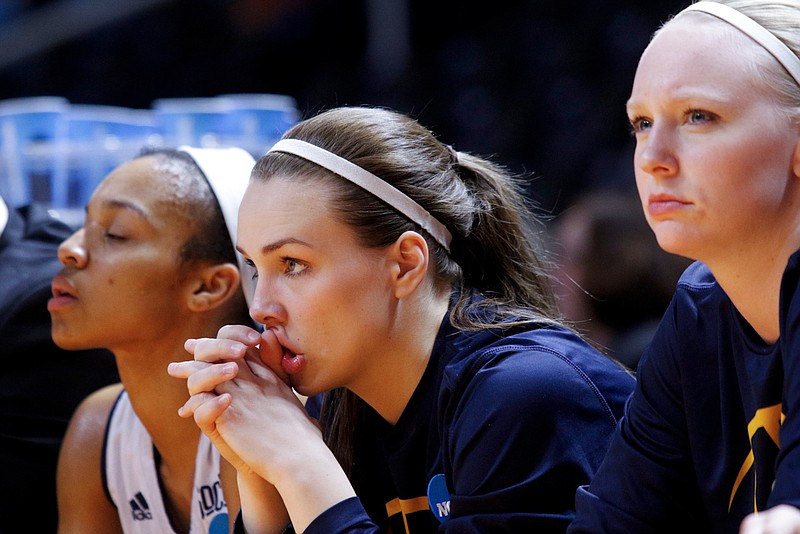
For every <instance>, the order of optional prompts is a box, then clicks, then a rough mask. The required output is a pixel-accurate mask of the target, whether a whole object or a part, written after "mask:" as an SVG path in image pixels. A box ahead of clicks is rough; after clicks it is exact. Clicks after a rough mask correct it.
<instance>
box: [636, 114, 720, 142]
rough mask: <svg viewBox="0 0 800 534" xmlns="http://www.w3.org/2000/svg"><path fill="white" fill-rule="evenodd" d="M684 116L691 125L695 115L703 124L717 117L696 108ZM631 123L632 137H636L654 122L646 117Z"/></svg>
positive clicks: (637, 118)
mask: <svg viewBox="0 0 800 534" xmlns="http://www.w3.org/2000/svg"><path fill="white" fill-rule="evenodd" d="M683 115H684V117H686V118H687V122H690V123H691V117H692V116H693V115H700V116H701V118H700V119H699V120H700V121H702V122H711V121H713V120H715V119H716V117H717V116H716V115H715V114H714V113H711V112H709V111H705V110H702V109H695V108H690V109H687V110H686V111H684V112H683ZM629 122H630V132H631V135H634V136H635V135H636V134H637V133H640V132H641V131H642V130H644V129H645V128H648V127H649V126H652V120H650V119H648V118H646V117H633V118H632V119H630V121H629ZM643 123H647V124H648V126H647V127H643V126H642V124H643Z"/></svg>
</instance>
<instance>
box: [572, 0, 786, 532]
mask: <svg viewBox="0 0 800 534" xmlns="http://www.w3.org/2000/svg"><path fill="white" fill-rule="evenodd" d="M798 52H800V2H798V1H797V0H726V1H724V2H710V1H702V2H698V3H696V4H692V5H691V6H689V7H688V8H687V9H685V10H684V11H682V12H681V13H679V14H678V15H677V16H675V17H674V18H673V19H672V20H670V21H669V22H667V23H666V24H665V25H664V26H663V27H662V28H661V29H660V30H659V31H658V32H657V33H656V35H655V36H654V37H653V39H652V41H651V42H650V44H649V46H648V47H647V49H646V50H645V52H644V54H643V55H642V57H641V59H640V62H639V66H638V69H637V71H636V76H635V80H634V83H633V88H632V92H631V97H630V100H629V101H628V105H627V111H628V117H629V119H630V122H631V125H632V128H633V133H634V135H635V137H636V151H635V155H634V166H635V175H636V183H637V187H638V190H639V195H640V198H641V201H642V205H643V208H644V214H645V216H646V218H647V221H648V222H649V224H650V226H651V228H652V230H653V232H654V233H655V235H656V237H657V239H658V242H659V244H660V245H661V247H662V248H663V249H665V250H667V251H668V252H672V253H675V254H680V255H682V256H686V257H689V258H692V259H695V260H698V261H697V262H696V263H694V264H693V265H692V266H691V267H689V268H688V269H687V270H686V272H685V273H684V275H683V276H682V278H681V280H680V281H679V283H678V286H677V289H676V292H675V295H674V297H673V300H672V303H671V305H670V307H669V308H668V310H667V312H666V314H665V316H664V318H663V319H662V322H661V325H660V327H659V330H658V332H657V333H656V335H655V336H654V338H653V341H652V343H651V345H650V346H649V348H648V349H647V350H646V351H645V353H644V355H643V356H642V360H641V363H640V364H639V368H638V375H637V376H638V381H637V386H636V390H635V392H634V394H633V396H632V398H631V401H630V403H629V405H628V406H627V408H626V412H625V418H624V419H623V421H622V422H621V424H620V429H619V432H618V435H617V436H616V437H615V438H614V442H613V444H612V446H611V448H610V450H609V453H608V455H607V457H606V460H605V462H604V463H603V466H602V467H601V469H600V471H599V472H598V474H597V476H596V477H595V478H594V480H593V481H592V483H591V484H590V485H589V486H588V487H584V488H581V489H580V490H579V491H578V493H577V504H576V506H577V518H576V520H575V522H574V523H573V525H572V526H571V528H570V532H574V533H578V532H591V533H600V532H636V533H647V532H739V531H740V528H741V532H746V533H755V532H800V512H798V510H797V508H796V507H797V506H800V412H798V408H800V406H798V402H800V369H798V362H800V346H798V345H799V344H800V330H798V327H800V324H798V320H800V315H798V313H799V310H798V307H800V295H798V294H797V293H798V277H800V265H799V264H798V262H799V261H800V253H798V252H797V251H798V249H800V209H799V208H800V59H798ZM756 512H758V514H757V515H755V513H756ZM745 518H747V519H745Z"/></svg>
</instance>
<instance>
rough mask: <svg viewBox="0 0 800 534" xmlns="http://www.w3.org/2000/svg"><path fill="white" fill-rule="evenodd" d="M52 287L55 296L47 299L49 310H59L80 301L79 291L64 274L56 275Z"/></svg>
mask: <svg viewBox="0 0 800 534" xmlns="http://www.w3.org/2000/svg"><path fill="white" fill-rule="evenodd" d="M50 287H51V290H52V292H53V297H52V298H51V299H50V300H48V301H47V310H48V311H51V312H54V311H58V310H61V309H63V308H64V307H66V306H69V305H71V304H74V303H75V302H77V301H78V297H77V295H78V292H77V291H76V290H75V287H74V286H73V285H72V284H71V283H70V282H69V280H67V279H66V278H65V277H64V276H62V275H56V276H55V277H54V278H53V282H52V284H51V285H50Z"/></svg>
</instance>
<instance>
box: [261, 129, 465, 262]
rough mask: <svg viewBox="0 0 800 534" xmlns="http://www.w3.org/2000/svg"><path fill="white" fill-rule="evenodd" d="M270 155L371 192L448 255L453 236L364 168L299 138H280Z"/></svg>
mask: <svg viewBox="0 0 800 534" xmlns="http://www.w3.org/2000/svg"><path fill="white" fill-rule="evenodd" d="M270 152H285V153H287V154H293V155H295V156H298V157H301V158H303V159H305V160H308V161H310V162H312V163H316V164H317V165H319V166H320V167H324V168H326V169H328V170H329V171H331V172H334V173H336V174H338V175H339V176H341V177H342V178H344V179H345V180H348V181H350V182H352V183H354V184H356V185H357V186H359V187H361V188H362V189H364V190H365V191H367V192H369V193H372V194H373V195H375V196H376V197H378V198H379V199H381V200H383V201H384V202H386V203H387V204H389V205H390V206H391V207H393V208H394V209H396V210H397V211H399V212H400V213H402V214H403V215H405V216H406V217H408V218H409V219H411V221H413V222H415V223H417V224H418V225H420V226H421V227H422V228H423V229H425V231H426V232H428V233H429V234H430V235H431V236H432V237H433V238H434V239H435V240H436V241H437V242H438V243H439V244H440V245H442V246H443V247H444V248H445V250H447V252H450V241H451V240H452V239H453V236H452V235H451V234H450V231H449V230H448V229H447V228H446V227H445V226H444V225H443V224H442V223H441V222H439V221H438V220H437V219H436V218H435V217H434V216H433V215H431V214H430V213H428V211H427V210H426V209H425V208H423V207H422V206H420V205H419V204H417V203H416V202H415V201H414V200H413V199H412V198H410V197H409V196H408V195H406V194H405V193H403V192H402V191H400V190H399V189H397V188H395V187H393V186H392V185H391V184H389V183H388V182H386V181H384V180H381V179H380V178H378V177H377V176H375V175H374V174H372V173H371V172H369V171H367V170H366V169H363V168H361V167H359V166H358V165H356V164H355V163H352V162H350V161H347V160H346V159H344V158H343V157H341V156H337V155H336V154H334V153H333V152H328V151H327V150H325V149H324V148H320V147H318V146H316V145H312V144H311V143H306V142H305V141H300V140H299V139H282V140H280V141H278V142H277V143H275V144H274V145H273V146H272V148H270V149H269V150H268V151H267V154H269V153H270Z"/></svg>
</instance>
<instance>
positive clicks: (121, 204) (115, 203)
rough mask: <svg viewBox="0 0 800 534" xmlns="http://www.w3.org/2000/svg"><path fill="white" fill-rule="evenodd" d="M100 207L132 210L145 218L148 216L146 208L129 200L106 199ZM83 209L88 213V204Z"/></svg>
mask: <svg viewBox="0 0 800 534" xmlns="http://www.w3.org/2000/svg"><path fill="white" fill-rule="evenodd" d="M100 207H101V208H102V209H124V210H130V211H132V212H134V213H136V214H138V215H139V216H141V217H143V218H145V219H146V218H147V212H146V211H145V210H144V209H142V207H141V206H139V205H137V204H134V203H133V202H128V201H127V200H115V199H110V200H104V201H103V202H102V204H100ZM83 211H84V213H85V214H88V213H89V206H88V205H86V206H84V208H83Z"/></svg>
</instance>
